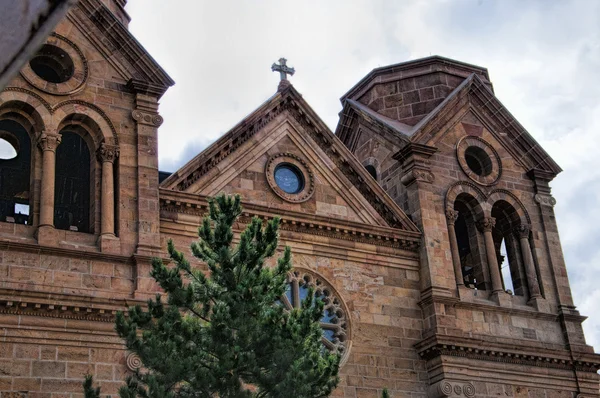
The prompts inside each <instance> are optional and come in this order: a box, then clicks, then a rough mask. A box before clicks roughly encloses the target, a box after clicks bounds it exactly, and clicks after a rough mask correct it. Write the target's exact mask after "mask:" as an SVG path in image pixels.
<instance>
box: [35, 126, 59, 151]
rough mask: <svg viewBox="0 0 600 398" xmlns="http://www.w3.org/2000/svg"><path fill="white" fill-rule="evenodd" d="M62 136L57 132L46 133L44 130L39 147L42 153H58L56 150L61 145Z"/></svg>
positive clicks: (39, 140) (39, 139) (39, 138)
mask: <svg viewBox="0 0 600 398" xmlns="http://www.w3.org/2000/svg"><path fill="white" fill-rule="evenodd" d="M61 139H62V138H61V135H60V134H57V133H55V132H46V130H43V131H42V133H41V134H40V135H39V137H38V145H39V147H40V148H41V149H42V151H52V152H56V148H57V147H58V145H59V144H60V141H61Z"/></svg>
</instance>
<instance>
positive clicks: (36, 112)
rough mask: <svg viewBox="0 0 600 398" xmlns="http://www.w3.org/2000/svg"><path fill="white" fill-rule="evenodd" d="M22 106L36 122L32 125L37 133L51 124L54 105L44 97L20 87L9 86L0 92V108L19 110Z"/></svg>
mask: <svg viewBox="0 0 600 398" xmlns="http://www.w3.org/2000/svg"><path fill="white" fill-rule="evenodd" d="M24 105H26V106H24ZM21 108H23V109H22V110H23V111H25V113H26V114H27V115H29V116H30V117H31V119H32V121H34V122H35V123H34V124H32V126H33V127H34V128H35V130H36V133H39V132H40V131H42V130H44V129H46V128H48V127H50V126H51V124H52V107H51V105H50V104H49V103H48V102H47V101H46V100H44V99H43V98H42V97H40V96H39V95H37V94H36V93H34V92H32V91H29V90H26V89H24V88H19V87H8V88H6V89H4V91H2V92H0V109H13V110H17V109H21ZM25 109H26V110H25ZM34 136H35V134H34Z"/></svg>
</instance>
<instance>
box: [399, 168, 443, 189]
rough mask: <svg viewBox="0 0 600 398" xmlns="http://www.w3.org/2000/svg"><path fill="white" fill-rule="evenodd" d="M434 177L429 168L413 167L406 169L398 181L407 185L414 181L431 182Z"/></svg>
mask: <svg viewBox="0 0 600 398" xmlns="http://www.w3.org/2000/svg"><path fill="white" fill-rule="evenodd" d="M434 179H435V177H434V175H433V173H432V172H430V171H429V170H423V169H417V168H414V169H412V170H410V171H408V172H407V173H406V174H404V175H403V176H402V178H401V179H400V182H401V183H402V184H403V185H404V186H409V185H410V184H412V183H413V182H415V181H418V182H426V183H429V184H431V183H432V182H433V180H434Z"/></svg>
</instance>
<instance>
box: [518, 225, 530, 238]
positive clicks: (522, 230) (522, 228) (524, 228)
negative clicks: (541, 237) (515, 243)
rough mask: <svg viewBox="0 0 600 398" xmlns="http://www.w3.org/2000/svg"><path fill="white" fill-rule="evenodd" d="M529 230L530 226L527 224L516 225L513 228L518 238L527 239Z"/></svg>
mask: <svg viewBox="0 0 600 398" xmlns="http://www.w3.org/2000/svg"><path fill="white" fill-rule="evenodd" d="M529 232H531V227H530V226H529V225H523V224H521V225H518V226H516V227H515V229H514V233H515V236H516V237H517V238H519V239H523V238H525V239H529Z"/></svg>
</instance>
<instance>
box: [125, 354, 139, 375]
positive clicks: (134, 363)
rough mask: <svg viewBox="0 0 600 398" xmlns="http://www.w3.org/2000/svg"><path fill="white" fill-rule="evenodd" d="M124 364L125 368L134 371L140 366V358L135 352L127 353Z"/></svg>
mask: <svg viewBox="0 0 600 398" xmlns="http://www.w3.org/2000/svg"><path fill="white" fill-rule="evenodd" d="M126 364H127V369H129V370H131V371H132V372H135V371H136V370H138V369H140V368H141V367H142V360H141V358H140V357H139V356H138V355H137V354H135V353H133V352H130V353H129V355H127V359H126Z"/></svg>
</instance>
